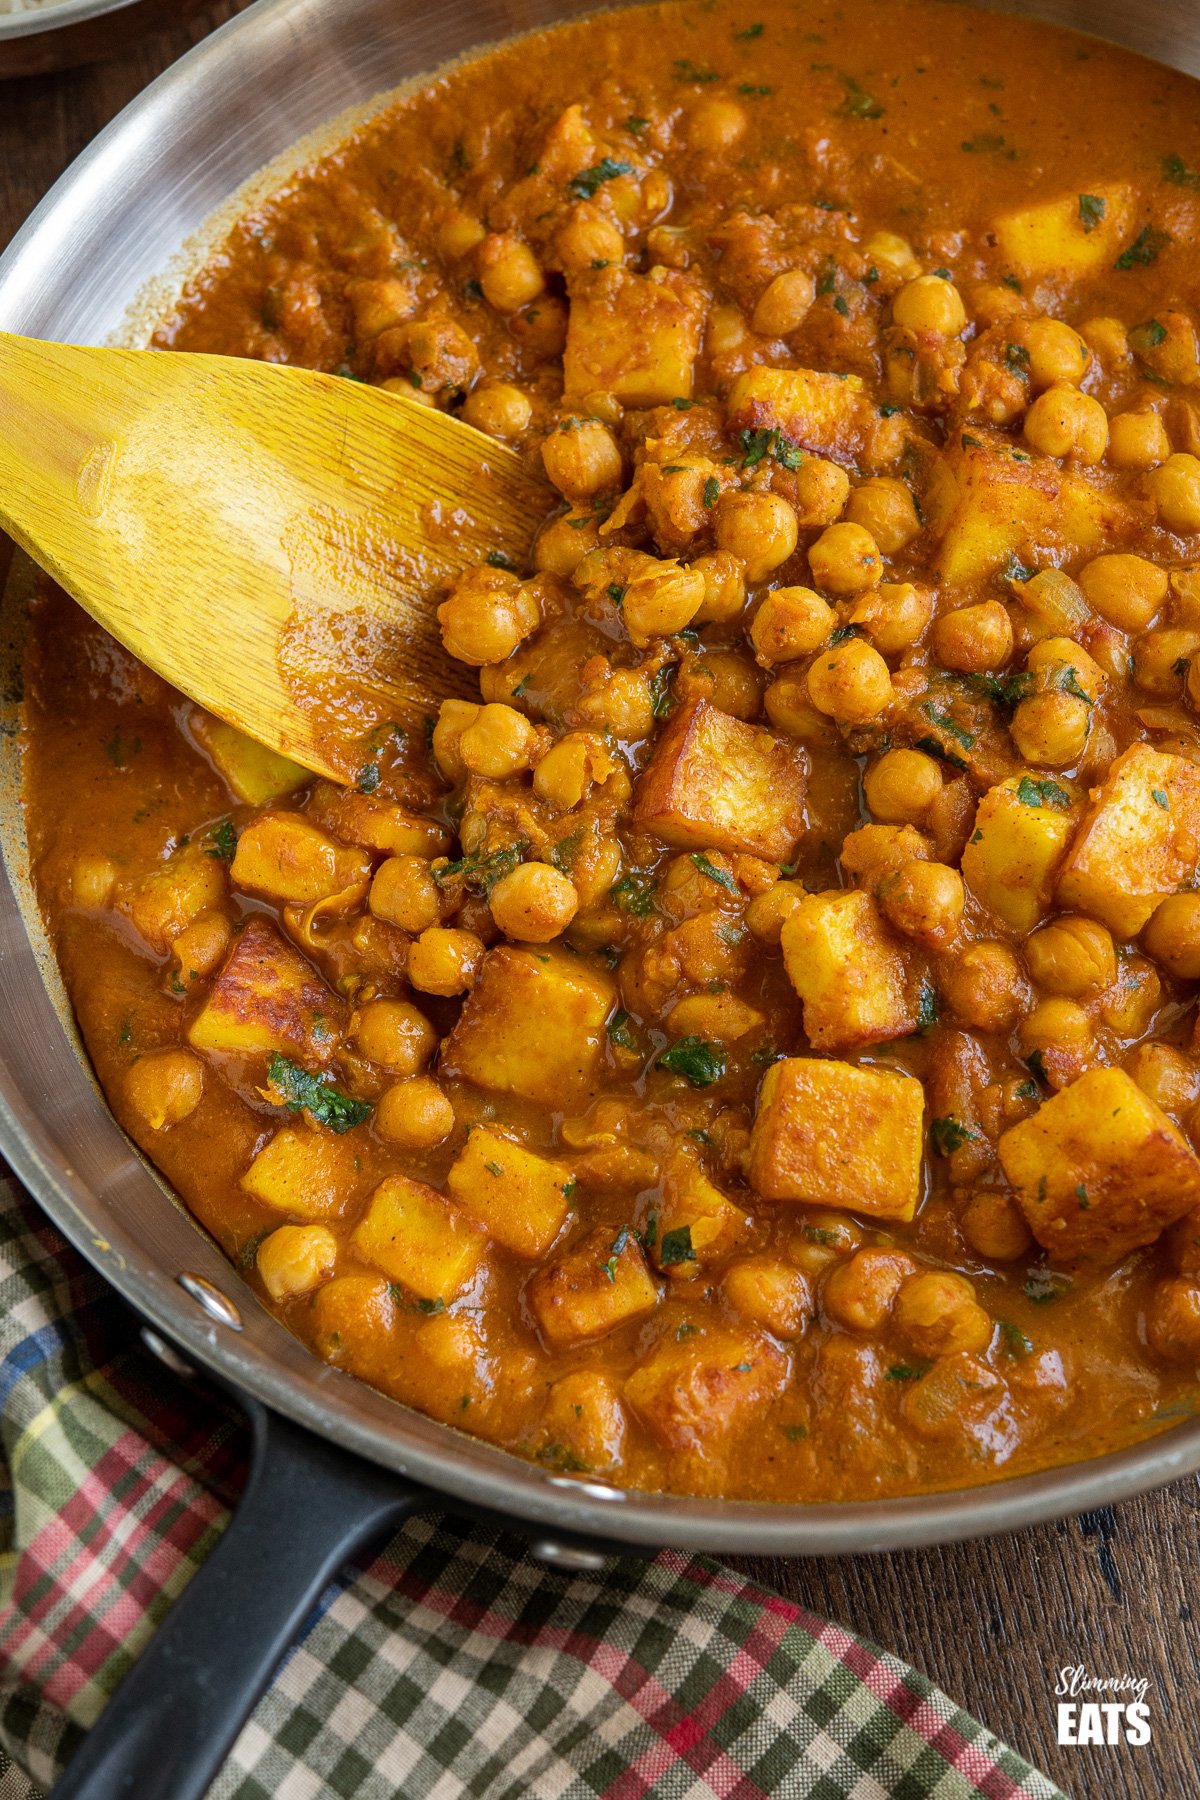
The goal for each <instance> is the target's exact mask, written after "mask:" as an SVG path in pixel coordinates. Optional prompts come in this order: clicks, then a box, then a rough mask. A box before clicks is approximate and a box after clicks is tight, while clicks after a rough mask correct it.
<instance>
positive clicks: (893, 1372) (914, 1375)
mask: <svg viewBox="0 0 1200 1800" xmlns="http://www.w3.org/2000/svg"><path fill="white" fill-rule="evenodd" d="M928 1367H929V1364H928V1363H893V1364H892V1366H891V1368H890V1369H887V1370H885V1372H884V1377H883V1378H884V1380H885V1381H920V1379H921V1377H922V1375H924V1374H925V1372H926V1370H927V1369H928Z"/></svg>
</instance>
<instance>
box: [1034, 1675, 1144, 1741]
mask: <svg viewBox="0 0 1200 1800" xmlns="http://www.w3.org/2000/svg"><path fill="white" fill-rule="evenodd" d="M1149 1690H1150V1683H1149V1681H1148V1680H1147V1678H1146V1677H1145V1676H1144V1675H1089V1674H1088V1671H1087V1670H1086V1669H1085V1668H1084V1666H1083V1664H1082V1663H1077V1664H1076V1665H1075V1667H1074V1668H1065V1669H1060V1670H1059V1671H1058V1680H1057V1681H1056V1682H1055V1684H1054V1692H1055V1693H1056V1694H1057V1695H1058V1696H1059V1701H1058V1741H1059V1743H1060V1744H1132V1745H1135V1746H1136V1745H1142V1744H1148V1743H1149V1742H1150V1708H1149V1706H1148V1705H1147V1704H1146V1695H1147V1693H1148V1692H1149Z"/></svg>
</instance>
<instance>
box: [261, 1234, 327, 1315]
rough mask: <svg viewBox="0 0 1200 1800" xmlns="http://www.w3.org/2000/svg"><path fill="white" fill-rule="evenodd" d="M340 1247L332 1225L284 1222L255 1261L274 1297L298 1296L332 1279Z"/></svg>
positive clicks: (266, 1242) (264, 1282) (265, 1285)
mask: <svg viewBox="0 0 1200 1800" xmlns="http://www.w3.org/2000/svg"><path fill="white" fill-rule="evenodd" d="M337 1250H338V1246H337V1239H336V1238H335V1237H334V1235H333V1233H332V1231H330V1229H329V1227H328V1225H280V1226H279V1228H278V1230H276V1231H273V1232H271V1234H270V1236H269V1237H265V1238H264V1239H263V1241H262V1243H261V1244H260V1245H259V1246H258V1251H257V1254H256V1256H255V1265H256V1267H257V1269H258V1273H259V1275H260V1276H261V1277H262V1283H263V1286H264V1287H265V1288H266V1290H267V1292H268V1294H270V1296H271V1298H272V1300H294V1299H295V1298H296V1296H297V1295H298V1294H311V1293H312V1291H313V1289H314V1288H316V1287H320V1285H321V1283H322V1282H323V1281H328V1279H329V1277H330V1276H331V1275H332V1274H333V1271H334V1269H335V1268H336V1266H337Z"/></svg>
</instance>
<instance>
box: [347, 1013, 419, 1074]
mask: <svg viewBox="0 0 1200 1800" xmlns="http://www.w3.org/2000/svg"><path fill="white" fill-rule="evenodd" d="M350 1030H351V1034H352V1036H353V1038H354V1043H355V1046H356V1048H357V1050H358V1052H359V1054H360V1055H361V1056H364V1057H365V1058H366V1060H367V1061H368V1062H372V1063H378V1064H379V1066H380V1068H382V1069H390V1070H392V1071H393V1073H395V1074H397V1075H416V1074H418V1073H419V1072H420V1071H421V1070H422V1069H423V1068H424V1067H425V1064H426V1063H427V1062H428V1061H429V1059H430V1057H431V1056H432V1055H433V1053H434V1051H435V1050H436V1049H437V1041H438V1040H437V1032H436V1031H435V1030H434V1029H433V1026H432V1025H431V1024H430V1023H429V1020H428V1019H427V1018H426V1017H425V1014H424V1013H423V1012H419V1011H418V1009H417V1008H416V1007H415V1006H413V1004H412V1003H411V1001H408V1000H368V1001H367V1003H366V1005H365V1006H363V1007H361V1008H360V1009H359V1011H358V1012H357V1013H355V1015H354V1017H353V1019H352V1020H351V1022H350Z"/></svg>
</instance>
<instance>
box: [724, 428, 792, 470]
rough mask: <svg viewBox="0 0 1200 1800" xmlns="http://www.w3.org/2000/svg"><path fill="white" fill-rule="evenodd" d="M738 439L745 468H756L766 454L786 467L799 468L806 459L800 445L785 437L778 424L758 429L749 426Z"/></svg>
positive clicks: (740, 433) (739, 434)
mask: <svg viewBox="0 0 1200 1800" xmlns="http://www.w3.org/2000/svg"><path fill="white" fill-rule="evenodd" d="M738 441H739V443H740V444H741V447H742V467H743V469H753V468H755V467H756V466H757V464H759V463H760V462H761V461H762V460H763V458H764V457H765V456H770V457H773V458H774V460H775V461H776V462H777V463H779V464H780V466H781V467H782V468H785V469H798V468H799V467H800V464H801V463H802V462H803V461H804V452H803V451H802V450H801V449H800V446H799V445H798V444H793V443H792V441H791V439H790V438H786V437H784V435H783V433H782V432H781V431H780V429H779V427H778V425H776V426H775V427H774V428H768V427H766V426H763V427H762V428H761V430H757V431H753V430H750V429H749V428H747V429H746V430H745V431H741V432H739V433H738Z"/></svg>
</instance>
